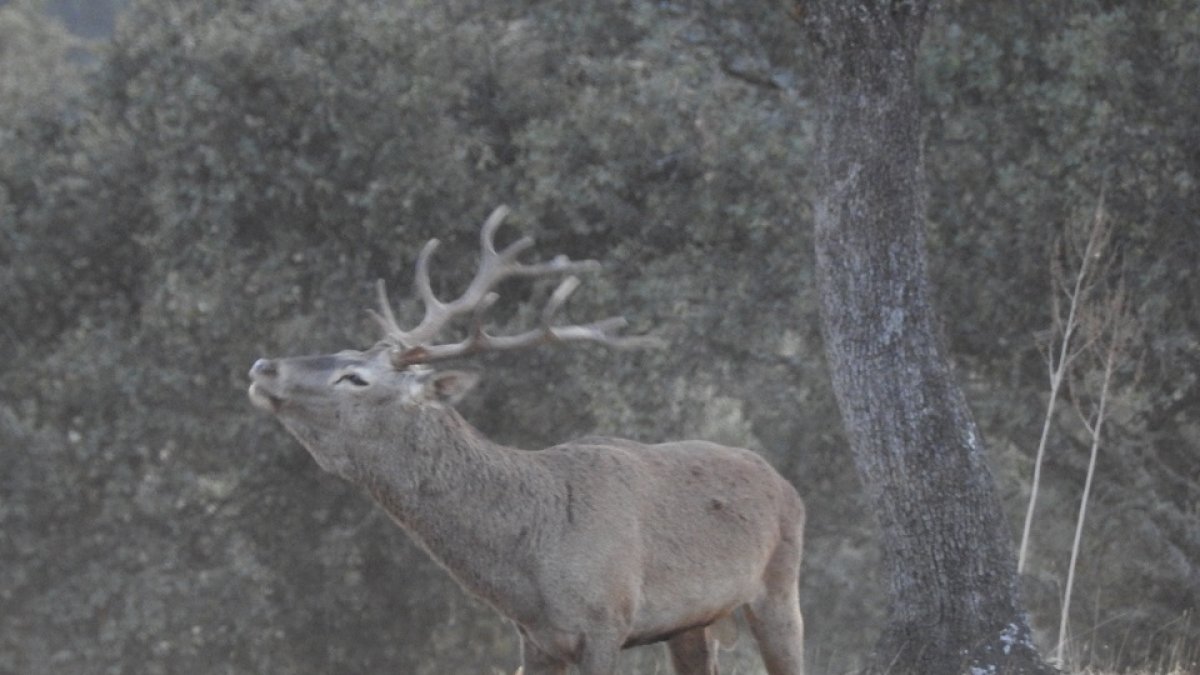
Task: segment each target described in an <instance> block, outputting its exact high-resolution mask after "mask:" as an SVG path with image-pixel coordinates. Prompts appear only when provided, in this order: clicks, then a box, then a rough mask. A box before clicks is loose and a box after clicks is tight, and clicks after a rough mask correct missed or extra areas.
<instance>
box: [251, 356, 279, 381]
mask: <svg viewBox="0 0 1200 675" xmlns="http://www.w3.org/2000/svg"><path fill="white" fill-rule="evenodd" d="M278 374H279V367H278V366H276V365H275V362H274V361H272V360H271V359H259V360H257V361H255V362H254V365H253V366H250V377H275V376H276V375H278Z"/></svg>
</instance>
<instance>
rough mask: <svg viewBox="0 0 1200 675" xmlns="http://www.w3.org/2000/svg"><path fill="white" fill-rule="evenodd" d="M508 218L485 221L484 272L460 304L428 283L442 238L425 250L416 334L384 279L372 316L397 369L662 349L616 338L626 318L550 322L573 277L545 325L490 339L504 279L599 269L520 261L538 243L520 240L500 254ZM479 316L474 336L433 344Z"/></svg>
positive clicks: (653, 341)
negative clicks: (559, 348) (513, 356)
mask: <svg viewBox="0 0 1200 675" xmlns="http://www.w3.org/2000/svg"><path fill="white" fill-rule="evenodd" d="M506 215H508V208H507V207H505V206H500V207H497V208H496V210H494V211H492V215H490V216H488V219H487V220H486V221H485V222H484V223H483V229H482V231H481V232H480V235H479V244H480V249H481V256H480V260H479V269H478V270H476V272H475V277H474V278H473V279H472V280H471V283H470V285H468V286H467V290H466V291H464V292H463V294H462V295H461V296H459V297H458V298H457V299H456V300H453V301H451V302H442V301H441V300H439V299H438V298H437V296H435V295H434V294H433V288H432V286H431V284H430V281H429V259H430V258H431V257H432V256H433V252H434V250H436V249H437V246H438V240H437V239H431V240H429V242H428V243H426V244H425V247H424V248H422V249H421V254H420V256H418V257H417V270H416V280H415V281H416V287H417V293H418V294H419V295H420V297H421V301H422V302H423V303H424V305H425V316H424V317H422V319H421V322H420V323H419V324H417V326H416V327H415V328H413V329H411V330H404V329H403V328H401V327H400V325H399V324H398V323H397V322H396V315H395V314H393V313H392V308H391V304H390V303H389V302H388V297H387V289H386V288H385V286H384V283H383V280H382V279H381V280H380V281H379V284H378V286H377V292H378V296H379V307H380V311H379V312H374V311H372V312H371V314H372V316H374V317H375V319H376V321H378V322H379V324H380V325H381V326H382V327H383V330H384V340H385V341H387V342H390V343H391V344H392V345H393V348H394V349H393V353H392V364H393V365H394V366H395V367H397V368H403V367H405V366H409V365H413V364H417V363H429V362H431V361H441V360H443V359H449V358H453V357H456V356H463V355H467V354H475V353H478V352H484V351H500V350H511V349H522V348H525V347H533V346H536V345H540V344H545V343H548V342H568V341H589V342H599V343H602V344H606V345H609V346H611V347H616V348H633V347H648V346H656V345H659V344H660V342H659V340H658V339H657V338H653V337H649V336H625V335H616V334H615V331H617V330H619V329H621V328H623V327H624V326H625V325H626V322H625V319H624V318H622V317H612V318H608V319H603V320H600V321H596V322H593V323H588V324H583V325H568V326H555V325H552V324H551V321H552V319H553V318H554V315H555V314H556V313H557V312H558V310H559V309H560V308H561V307H562V306H563V304H564V303H565V302H566V301H567V298H568V297H570V295H571V293H573V292H575V289H576V288H578V287H579V284H580V282H579V279H578V277H575V276H568V277H567V278H565V279H563V280H562V282H561V283H559V285H558V288H556V289H555V290H554V293H552V294H551V295H550V299H549V300H547V301H546V306H545V308H543V309H542V319H541V325H540V326H539V327H538V328H534V329H531V330H528V331H525V332H523V333H518V334H516V335H490V334H488V333H487V332H486V331H485V330H484V329H483V318H484V313H485V312H486V311H487V310H488V308H490V307H491V306H492V305H493V304H495V302H496V300H497V299H499V297H500V296H498V295H497V294H496V293H495V292H493V291H492V288H493V287H495V286H496V284H498V283H499V282H500V281H502V280H504V279H507V278H509V277H515V276H526V277H533V276H546V275H551V274H566V273H573V272H591V271H594V270H597V269H599V268H600V263H598V262H596V261H595V260H571V259H569V258H567V256H565V255H560V256H556V257H555V258H553V259H551V260H548V261H545V262H541V263H533V264H525V263H521V262H518V261H517V259H516V258H517V256H518V255H520V253H521V252H523V251H524V250H526V249H528V248H529V247H530V246H533V239H531V238H530V237H521V238H520V239H518V240H517V241H515V242H513V243H512V244H509V245H508V246H506V247H505V248H504V250H502V251H496V245H495V234H496V230H497V229H498V228H499V227H500V223H501V222H503V221H504V217H505V216H506ZM467 313H474V315H475V320H474V324H473V326H472V329H471V333H470V335H468V336H467V337H466V338H465V339H463V340H462V341H460V342H454V343H449V344H440V345H439V344H431V341H432V340H433V339H434V338H435V337H437V335H438V333H440V332H441V331H442V330H443V329H444V328H445V327H446V325H447V324H448V323H450V321H452V320H453V319H454V318H455V317H458V316H462V315H464V314H467Z"/></svg>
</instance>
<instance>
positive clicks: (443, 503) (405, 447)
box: [352, 408, 555, 615]
mask: <svg viewBox="0 0 1200 675" xmlns="http://www.w3.org/2000/svg"><path fill="white" fill-rule="evenodd" d="M360 456H362V457H363V460H364V461H363V462H360V464H359V465H358V466H357V467H356V469H355V471H354V473H355V476H354V477H353V478H352V480H353V482H355V483H358V484H359V485H361V486H362V487H364V488H365V489H366V490H367V491H368V492H369V493H370V495H371V496H372V497H373V498H374V499H375V501H376V502H377V503H378V504H379V505H380V506H382V507H383V509H384V510H386V511H387V512H388V513H389V514H390V515H391V516H392V518H393V519H394V520H395V521H396V522H397V523H399V524H400V525H401V526H402V527H404V528H405V529H406V530H407V531H408V532H409V533H410V534H411V535H412V536H413V538H414V539H416V540H417V542H418V543H419V544H420V545H421V546H422V547H423V548H425V549H426V551H428V552H429V554H430V555H431V556H433V558H434V559H435V560H437V561H438V562H439V563H440V564H441V565H442V566H443V567H445V568H446V569H447V570H448V571H449V572H450V573H451V574H453V575H454V576H455V577H456V578H457V579H458V580H459V582H461V583H462V584H464V585H465V586H467V587H468V588H470V589H471V590H473V591H474V592H475V593H477V594H478V595H480V596H481V597H483V598H484V599H485V600H488V601H489V602H491V603H492V604H493V605H495V606H497V607H498V608H500V609H501V610H502V611H504V612H505V613H508V614H510V615H512V614H513V613H514V612H518V613H519V608H517V607H515V606H514V605H518V604H520V603H522V602H528V600H529V599H530V598H531V596H530V595H529V594H528V593H526V592H525V590H526V589H524V588H523V587H524V586H526V585H527V584H526V582H525V580H526V579H527V578H528V577H527V575H526V574H524V573H523V571H522V560H528V559H529V558H530V557H531V556H532V555H533V554H534V552H533V551H532V550H531V548H532V546H531V541H532V540H533V539H534V537H533V536H532V535H533V533H534V532H536V531H537V529H538V526H537V523H538V522H539V520H541V518H542V517H543V515H545V514H547V513H550V512H552V511H550V510H548V507H547V502H549V501H552V500H553V499H554V498H555V497H554V493H555V489H554V487H553V481H552V480H551V479H550V478H549V477H548V476H547V475H546V473H545V472H544V470H543V469H541V467H540V466H539V464H538V463H537V462H536V461H534V460H533V458H532V453H528V452H525V451H521V450H516V449H513V448H507V447H504V446H501V445H498V444H496V443H493V442H491V441H489V440H488V439H487V438H485V437H484V436H483V435H482V434H481V433H479V432H478V431H477V430H475V428H474V427H472V426H471V425H470V424H468V423H467V421H466V420H464V419H463V418H462V417H461V416H460V415H459V414H458V413H457V412H455V411H454V410H453V409H450V408H442V409H432V410H421V411H420V412H419V413H418V414H417V415H416V416H414V417H413V418H411V419H410V420H409V421H408V424H406V426H405V428H404V429H402V430H399V433H397V435H396V437H395V441H394V442H393V443H392V444H391V445H388V446H380V447H378V448H372V452H369V453H363V454H362V455H360ZM506 610H507V611H506Z"/></svg>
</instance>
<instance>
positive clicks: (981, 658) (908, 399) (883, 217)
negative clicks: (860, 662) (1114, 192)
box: [798, 0, 1053, 675]
mask: <svg viewBox="0 0 1200 675" xmlns="http://www.w3.org/2000/svg"><path fill="white" fill-rule="evenodd" d="M798 11H802V12H803V13H804V14H803V15H804V22H805V25H806V28H807V29H808V34H809V37H810V38H811V39H812V40H813V41H814V42H815V43H816V47H817V49H818V52H819V54H820V60H819V64H820V68H821V73H820V97H821V98H820V104H821V106H822V110H821V126H820V129H821V130H820V139H821V140H820V154H819V159H818V163H817V166H818V169H817V171H818V173H819V174H820V176H819V198H818V201H817V205H816V214H815V218H816V249H817V277H818V284H819V291H820V297H821V311H822V327H823V332H824V337H825V346H826V352H827V356H828V359H829V365H830V369H831V373H832V377H833V385H834V391H835V393H836V396H837V399H838V404H839V406H840V408H841V411H842V417H843V421H844V424H845V426H846V430H847V432H848V435H849V439H850V444H851V449H852V452H853V454H854V461H855V465H856V467H857V469H858V473H859V476H860V478H861V480H862V483H863V485H864V487H865V488H866V491H867V494H868V497H869V499H870V502H871V504H872V505H873V506H874V509H875V512H876V514H877V516H878V518H879V521H880V524H881V526H882V531H883V550H884V562H885V565H886V570H887V574H888V576H889V581H890V595H891V597H890V616H889V620H888V623H887V625H886V626H885V628H884V631H883V635H882V637H881V638H880V641H879V643H878V645H877V646H876V651H875V653H874V655H873V658H872V671H873V672H887V673H891V674H893V675H894V674H897V673H920V674H921V675H930V674H933V675H940V674H943V673H964V672H966V673H979V672H986V673H1042V672H1053V670H1052V669H1050V668H1049V667H1047V666H1046V665H1045V664H1044V663H1043V661H1042V660H1041V658H1040V656H1039V655H1038V653H1037V649H1036V647H1035V646H1034V645H1033V643H1032V640H1031V639H1030V633H1029V627H1028V622H1027V620H1026V617H1025V614H1024V612H1023V611H1022V610H1021V608H1020V607H1019V606H1018V602H1017V589H1016V564H1015V560H1014V556H1013V552H1012V545H1011V539H1010V537H1011V534H1010V532H1009V528H1008V526H1007V524H1006V522H1005V519H1004V518H1003V515H1002V512H1001V508H1000V504H999V501H998V500H997V498H996V491H995V487H994V485H993V481H992V477H991V474H990V472H989V470H988V468H987V466H986V465H985V463H984V448H983V444H982V442H981V440H980V437H979V433H978V429H977V427H976V424H975V421H974V420H973V419H972V417H971V413H970V410H969V409H968V407H967V403H966V400H965V399H964V397H963V394H962V392H961V390H960V389H959V387H958V386H957V384H956V383H955V381H954V377H953V373H952V371H951V369H950V366H949V364H948V361H947V358H946V350H945V346H944V344H943V341H942V336H941V331H940V329H939V325H938V323H937V319H936V318H935V313H934V311H933V308H932V301H931V289H930V282H929V275H928V271H927V269H926V254H925V231H924V227H925V209H926V206H925V204H926V194H925V188H924V180H925V170H924V166H923V162H922V156H921V147H920V146H921V118H920V111H919V105H918V104H919V101H918V98H919V93H918V90H917V82H916V77H915V67H914V65H915V64H914V62H915V54H916V49H917V45H918V43H919V41H920V36H921V30H922V26H923V22H924V15H925V11H926V4H925V3H924V2H921V1H910V2H899V1H895V2H887V1H874V0H856V1H848V0H820V1H816V2H804V3H802V4H801V5H798ZM976 669H979V670H976Z"/></svg>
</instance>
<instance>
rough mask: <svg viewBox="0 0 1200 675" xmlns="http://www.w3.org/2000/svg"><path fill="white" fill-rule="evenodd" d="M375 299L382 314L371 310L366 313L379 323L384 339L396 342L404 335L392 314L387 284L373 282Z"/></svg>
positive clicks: (379, 281) (379, 280) (378, 281)
mask: <svg viewBox="0 0 1200 675" xmlns="http://www.w3.org/2000/svg"><path fill="white" fill-rule="evenodd" d="M375 298H376V299H377V300H378V301H379V309H380V312H382V313H380V312H376V311H375V310H373V309H368V310H367V312H368V313H370V315H371V318H373V319H375V321H376V322H378V323H379V327H380V328H382V329H383V334H384V337H385V338H386V339H390V340H393V341H395V340H398V339H399V337H400V336H401V335H403V334H404V330H403V329H401V328H400V324H398V323H396V315H395V314H393V313H392V304H391V302H389V301H388V296H387V282H385V281H384V280H383V279H377V280H376V281H375Z"/></svg>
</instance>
